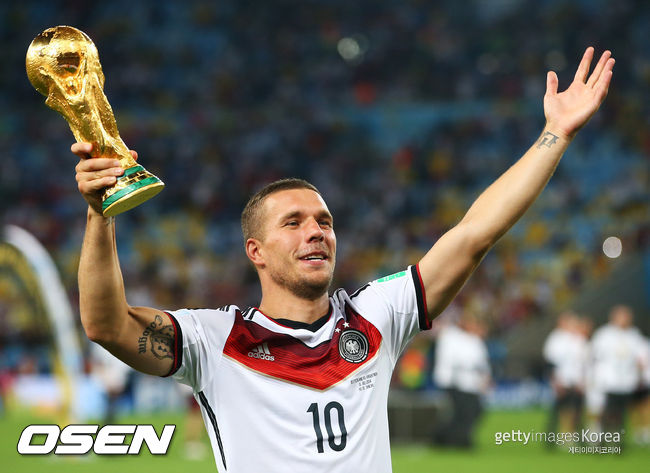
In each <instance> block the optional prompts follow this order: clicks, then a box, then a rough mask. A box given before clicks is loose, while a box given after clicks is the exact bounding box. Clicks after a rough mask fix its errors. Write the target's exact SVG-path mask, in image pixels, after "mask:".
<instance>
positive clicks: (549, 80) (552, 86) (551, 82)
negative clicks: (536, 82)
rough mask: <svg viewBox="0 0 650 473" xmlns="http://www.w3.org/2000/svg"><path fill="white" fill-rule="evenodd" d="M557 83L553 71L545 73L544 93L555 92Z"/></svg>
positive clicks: (550, 93) (551, 93)
mask: <svg viewBox="0 0 650 473" xmlns="http://www.w3.org/2000/svg"><path fill="white" fill-rule="evenodd" d="M557 84H558V79H557V74H556V73H555V72H553V71H548V74H546V94H547V95H555V94H557Z"/></svg>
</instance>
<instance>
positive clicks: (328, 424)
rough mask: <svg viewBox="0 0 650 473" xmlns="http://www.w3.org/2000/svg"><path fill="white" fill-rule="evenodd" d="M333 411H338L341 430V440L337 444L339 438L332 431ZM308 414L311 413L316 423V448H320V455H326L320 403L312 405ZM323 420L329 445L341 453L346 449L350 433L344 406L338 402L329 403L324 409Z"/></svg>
mask: <svg viewBox="0 0 650 473" xmlns="http://www.w3.org/2000/svg"><path fill="white" fill-rule="evenodd" d="M332 411H336V416H337V417H338V420H339V429H340V430H341V435H340V440H339V441H338V443H337V442H336V439H337V436H336V435H335V434H334V430H333V429H332ZM307 412H311V415H312V420H313V422H314V432H315V433H316V447H317V448H318V453H325V446H324V443H323V430H322V428H321V423H320V412H319V407H318V403H316V402H314V403H312V404H311V405H310V406H309V409H307ZM323 419H324V421H325V430H326V431H327V443H328V444H329V446H330V448H331V449H332V450H334V451H335V452H340V451H341V450H343V449H344V448H345V445H346V444H347V441H348V431H347V430H346V429H345V416H344V411H343V406H342V405H341V404H339V403H338V402H336V401H332V402H329V403H327V404H326V405H325V408H324V409H323Z"/></svg>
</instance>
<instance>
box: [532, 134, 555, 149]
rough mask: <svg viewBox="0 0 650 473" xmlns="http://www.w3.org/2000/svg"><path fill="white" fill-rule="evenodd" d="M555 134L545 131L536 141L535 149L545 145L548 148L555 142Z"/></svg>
mask: <svg viewBox="0 0 650 473" xmlns="http://www.w3.org/2000/svg"><path fill="white" fill-rule="evenodd" d="M557 138H558V137H557V136H556V135H554V134H553V133H551V132H550V131H545V132H544V134H543V135H542V136H541V137H540V139H539V141H538V142H537V149H539V148H541V147H542V146H546V147H547V148H550V147H551V146H553V145H554V144H555V142H556V141H557Z"/></svg>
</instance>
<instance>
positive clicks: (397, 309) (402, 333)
mask: <svg viewBox="0 0 650 473" xmlns="http://www.w3.org/2000/svg"><path fill="white" fill-rule="evenodd" d="M351 300H352V302H353V304H354V305H355V306H356V307H357V308H358V309H359V311H360V313H361V314H363V316H364V317H365V318H367V319H368V320H369V321H370V322H372V323H373V324H374V325H375V326H376V327H377V328H378V329H379V331H380V332H381V333H382V336H383V337H384V339H385V340H387V341H388V342H389V346H390V350H391V354H392V356H393V361H395V360H397V358H399V356H400V355H401V353H402V351H403V350H404V348H406V345H407V344H408V342H409V341H410V340H411V339H412V338H413V337H414V336H415V335H416V334H417V333H418V332H420V331H421V330H427V329H429V328H431V322H430V321H429V318H428V316H427V307H426V297H425V292H424V286H423V284H422V279H421V277H420V273H419V270H418V267H417V265H413V266H409V267H408V268H407V269H406V270H404V271H401V272H399V273H395V274H392V275H390V276H386V277H383V278H380V279H377V280H376V281H372V282H371V283H369V284H368V285H366V286H364V287H363V288H362V289H360V290H359V291H357V293H355V294H353V295H352V296H351Z"/></svg>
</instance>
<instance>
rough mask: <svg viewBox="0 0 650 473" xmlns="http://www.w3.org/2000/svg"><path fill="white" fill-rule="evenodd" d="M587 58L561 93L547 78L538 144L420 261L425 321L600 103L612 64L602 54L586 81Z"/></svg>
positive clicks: (537, 189) (526, 202)
mask: <svg viewBox="0 0 650 473" xmlns="http://www.w3.org/2000/svg"><path fill="white" fill-rule="evenodd" d="M593 55H594V49H593V48H591V47H590V48H587V50H586V51H585V53H584V56H583V57H582V61H581V62H580V65H579V66H578V70H577V72H576V74H575V77H574V80H573V82H572V83H571V85H570V86H569V88H568V89H567V90H565V91H564V92H561V93H558V91H557V88H558V79H557V75H556V74H555V73H554V72H549V73H548V75H547V80H546V94H545V96H544V114H545V116H546V126H545V127H544V130H543V131H542V134H541V136H540V137H539V139H538V140H537V141H536V142H535V143H534V144H533V146H532V147H531V148H530V149H529V150H528V151H527V152H526V154H524V155H523V156H522V157H521V158H520V159H519V160H518V161H517V162H516V163H515V164H514V165H513V166H512V167H510V169H508V170H507V171H506V172H505V173H504V174H503V175H501V176H500V177H499V178H498V179H497V180H496V181H495V182H494V183H492V184H491V185H490V186H489V187H488V188H487V189H486V190H485V191H484V192H483V193H482V194H481V195H480V196H479V197H478V199H476V201H475V202H474V203H473V204H472V206H471V207H470V209H469V211H468V212H467V214H465V216H464V217H463V219H462V220H461V221H460V222H459V223H458V224H457V225H456V226H455V227H453V228H452V229H451V230H449V231H448V232H447V233H445V234H444V235H443V236H442V237H441V238H440V239H439V240H438V241H437V242H436V243H435V245H434V246H433V247H432V248H431V250H429V252H428V253H427V254H426V255H425V256H424V257H423V258H422V259H421V260H420V262H419V265H418V268H419V271H420V275H421V277H422V282H423V284H424V288H425V291H426V299H427V300H426V302H427V308H428V313H429V318H430V319H433V318H434V317H436V316H437V315H438V314H440V312H442V310H443V309H444V308H445V307H446V306H447V305H448V304H449V303H450V302H451V300H452V299H453V298H454V297H455V296H456V294H457V293H458V291H460V289H461V288H462V286H463V284H465V281H467V279H468V278H469V276H470V275H471V274H472V272H473V271H474V269H476V267H477V266H478V264H479V263H480V262H481V260H482V259H483V257H484V256H485V254H486V253H487V252H488V250H489V249H490V248H491V247H492V246H493V245H494V244H495V243H496V242H497V241H498V240H499V238H501V236H502V235H503V234H504V233H505V232H507V231H508V230H509V229H510V228H511V227H512V226H513V225H514V224H515V223H516V222H517V220H519V218H521V216H522V215H523V214H524V212H526V210H527V209H528V208H529V207H530V206H531V204H532V203H533V202H534V201H535V199H536V198H537V196H538V195H539V194H540V193H541V191H542V189H544V187H545V186H546V183H547V182H548V180H549V179H550V178H551V176H552V175H553V172H554V171H555V168H556V167H557V165H558V163H559V162H560V158H561V157H562V154H563V153H564V151H565V150H566V148H567V147H568V146H569V143H570V142H571V140H572V139H573V137H574V136H575V135H576V133H577V132H578V130H580V128H582V127H583V126H584V125H585V124H586V123H587V122H588V121H589V119H590V118H591V116H592V115H593V114H594V113H595V112H596V110H598V108H599V107H600V104H601V103H602V101H603V100H604V99H605V96H606V95H607V90H608V88H609V83H610V81H611V78H612V68H613V67H614V59H613V58H611V53H610V52H609V51H605V52H604V53H603V55H602V56H601V58H600V60H599V61H598V64H596V67H595V68H594V70H593V72H592V73H591V75H589V68H590V65H591V60H592V58H593Z"/></svg>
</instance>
